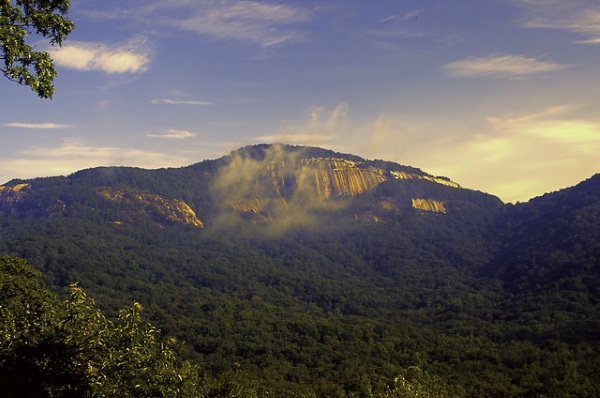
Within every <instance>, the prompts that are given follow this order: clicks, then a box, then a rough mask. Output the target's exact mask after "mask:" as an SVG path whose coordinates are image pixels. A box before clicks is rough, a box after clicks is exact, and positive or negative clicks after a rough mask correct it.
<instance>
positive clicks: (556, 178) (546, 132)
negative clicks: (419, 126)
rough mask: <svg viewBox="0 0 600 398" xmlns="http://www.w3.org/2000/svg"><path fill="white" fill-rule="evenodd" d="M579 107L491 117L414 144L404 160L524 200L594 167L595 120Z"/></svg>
mask: <svg viewBox="0 0 600 398" xmlns="http://www.w3.org/2000/svg"><path fill="white" fill-rule="evenodd" d="M578 113H579V112H578V109H574V108H572V107H568V106H562V107H561V106H558V107H552V108H548V109H545V110H542V111H539V112H536V113H529V114H523V115H518V116H515V117H490V118H488V119H487V120H485V123H483V124H481V126H480V128H479V129H478V131H477V133H473V134H462V135H460V134H458V135H457V136H456V139H454V140H451V141H443V142H430V143H429V144H428V145H422V146H417V147H413V148H412V150H411V151H410V152H407V155H408V156H407V158H406V161H408V162H409V164H414V165H419V167H422V168H423V169H424V170H426V171H428V172H430V173H434V174H441V175H446V176H449V177H451V178H452V179H454V180H455V181H457V182H459V183H460V184H461V185H463V186H466V187H469V188H475V189H479V190H482V191H484V192H489V193H492V194H500V195H502V199H503V200H505V201H507V202H516V201H526V200H528V199H530V198H531V197H532V196H537V195H541V194H543V193H545V192H550V191H555V190H558V189H561V188H564V187H567V186H571V185H574V184H576V183H578V182H580V181H582V180H584V179H586V178H589V177H590V176H592V175H593V174H594V173H596V172H597V165H598V164H599V163H600V120H596V119H591V118H583V117H581V116H580V115H579V114H578ZM459 128H460V127H459ZM453 129H457V127H453ZM389 145H392V143H391V142H390V143H389ZM474 165H476V167H474ZM549 175H550V176H552V178H548V176H549Z"/></svg>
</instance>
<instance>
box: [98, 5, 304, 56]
mask: <svg viewBox="0 0 600 398" xmlns="http://www.w3.org/2000/svg"><path fill="white" fill-rule="evenodd" d="M88 15H89V16H93V17H95V18H98V19H123V20H132V19H135V20H138V21H141V22H144V23H146V24H147V25H148V26H152V27H156V26H163V27H169V28H173V27H174V28H178V29H183V30H188V31H193V32H196V33H198V34H200V35H204V36H210V37H213V38H217V39H223V40H236V41H244V42H250V43H254V44H257V45H259V46H261V47H271V46H275V45H282V44H289V43H294V42H301V41H305V40H307V33H306V32H305V31H302V30H297V29H294V28H293V25H298V24H301V23H305V22H308V21H309V20H310V19H311V18H312V11H311V10H309V9H307V8H302V7H300V6H292V5H288V4H275V3H271V2H265V1H234V0H220V1H211V0H196V1H189V0H169V1H166V0H161V1H154V2H146V3H145V4H143V5H141V6H140V5H134V6H132V7H131V8H121V9H119V10H113V11H112V12H103V13H99V12H89V13H88Z"/></svg>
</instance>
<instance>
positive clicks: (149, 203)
mask: <svg viewBox="0 0 600 398" xmlns="http://www.w3.org/2000/svg"><path fill="white" fill-rule="evenodd" d="M98 194H99V195H100V196H102V197H103V198H105V199H108V200H111V201H116V202H123V203H125V204H128V205H130V206H131V209H128V210H127V214H128V215H129V216H131V215H132V214H134V215H135V214H136V213H137V214H138V215H143V216H145V217H148V218H150V219H152V220H153V221H155V222H158V223H161V222H163V221H168V222H173V223H180V224H186V225H193V226H194V227H199V228H203V227H204V224H203V223H202V221H200V220H199V219H198V217H197V216H196V213H195V212H194V210H192V208H191V207H190V206H189V205H188V204H187V203H186V202H184V201H183V200H180V199H166V198H164V197H162V196H160V195H156V194H150V193H139V192H133V191H125V190H117V189H112V188H110V187H102V188H100V189H98ZM127 218H129V219H131V217H127ZM115 222H116V223H123V220H115ZM126 222H130V220H126Z"/></svg>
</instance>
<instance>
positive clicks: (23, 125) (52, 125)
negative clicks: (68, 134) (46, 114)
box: [4, 122, 73, 130]
mask: <svg viewBox="0 0 600 398" xmlns="http://www.w3.org/2000/svg"><path fill="white" fill-rule="evenodd" d="M4 125H5V126H8V127H17V128H21V129H41V130H51V129H66V128H71V127H73V125H71V124H58V123H19V122H13V123H6V124H4Z"/></svg>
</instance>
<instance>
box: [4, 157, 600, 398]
mask: <svg viewBox="0 0 600 398" xmlns="http://www.w3.org/2000/svg"><path fill="white" fill-rule="evenodd" d="M271 149H272V148H271V147H270V146H257V147H248V148H244V149H242V150H241V151H239V152H234V153H232V154H231V155H230V156H227V157H225V158H222V159H218V160H215V161H205V162H202V163H199V164H196V165H192V166H189V167H185V168H180V169H161V170H154V171H150V170H142V169H133V168H99V169H90V170H84V171H81V172H78V173H75V174H73V175H71V176H68V177H55V178H45V179H34V180H27V181H13V182H10V183H8V184H6V185H5V187H3V189H2V191H0V253H3V254H9V255H11V256H13V257H11V259H8V258H4V260H3V261H4V262H8V263H13V262H15V261H16V262H18V263H19V264H21V260H14V259H12V258H14V257H15V256H16V257H21V258H25V259H26V260H27V261H28V262H29V263H30V264H32V265H33V266H34V267H35V268H36V269H38V270H39V271H41V275H40V278H41V280H43V281H44V282H45V283H46V285H47V286H48V289H49V290H46V289H45V288H41V287H39V285H38V284H37V282H35V283H34V282H27V283H28V285H27V286H29V287H27V289H26V290H32V292H37V293H35V295H34V296H35V297H38V298H35V297H33V298H32V299H35V300H41V301H43V302H45V301H47V302H48V303H51V308H59V310H56V311H55V312H57V313H58V314H59V315H60V313H61V311H63V309H60V308H63V306H64V304H61V303H63V302H62V301H61V300H67V302H69V301H68V300H72V299H68V298H67V296H66V295H65V289H68V287H69V286H70V284H71V283H73V282H77V283H78V287H77V288H75V289H76V290H75V291H76V292H83V290H77V289H81V288H83V289H85V292H87V295H89V296H87V295H86V296H85V297H86V300H89V299H88V298H87V297H90V296H91V297H94V299H95V300H96V301H95V302H96V303H97V305H98V308H96V307H95V304H94V311H96V312H94V313H96V314H102V315H101V319H104V320H103V321H102V322H105V323H104V324H105V325H112V326H110V327H109V326H107V328H108V329H107V330H109V332H107V333H117V330H120V329H119V328H121V330H122V328H123V327H125V326H123V324H122V323H119V322H122V321H119V310H120V309H122V308H130V311H134V310H135V308H136V307H135V306H134V307H133V308H131V303H132V302H139V303H141V305H142V306H143V307H144V312H143V315H144V316H146V317H147V319H148V320H149V321H150V322H151V323H152V325H156V326H152V328H151V329H148V330H152V331H154V330H158V329H160V330H161V332H162V334H161V335H160V336H164V337H165V338H166V336H172V337H175V338H177V340H178V341H180V342H181V345H180V346H177V347H171V348H169V350H173V351H172V352H174V353H177V355H180V356H181V358H185V359H186V360H189V361H191V362H189V363H188V362H185V361H183V360H182V361H180V360H179V359H178V360H177V361H176V362H174V363H173V369H179V368H177V366H184V367H185V369H186V370H185V371H186V372H188V373H186V374H190V375H191V373H190V372H192V370H193V372H195V374H196V375H198V377H199V379H196V378H195V376H194V377H193V378H191V379H190V380H193V383H192V384H191V385H193V386H196V387H194V388H196V391H200V392H201V393H202V394H205V395H206V396H234V395H233V394H234V390H235V389H236V388H242V387H241V386H243V388H246V389H247V390H245V391H246V396H253V395H251V394H256V395H255V396H262V395H266V394H270V396H286V397H290V396H320V397H355V396H358V397H370V396H378V395H377V394H379V393H381V394H388V395H387V396H390V397H392V396H410V395H406V394H408V392H407V391H413V392H415V391H417V392H419V393H420V394H421V395H420V396H445V395H444V394H446V395H447V396H468V397H520V396H545V397H595V396H598V395H599V394H600V386H599V383H598V379H599V376H600V375H599V374H598V369H600V360H599V358H600V355H599V354H600V344H599V343H600V334H599V330H600V314H599V308H600V307H599V306H598V304H599V303H598V300H599V294H598V293H599V291H598V286H600V283H599V282H600V278H599V277H600V265H599V262H598V260H597V259H598V258H600V256H599V251H598V250H599V248H600V240H599V239H598V238H599V236H598V228H597V226H598V225H600V180H599V178H598V177H593V178H591V179H590V180H588V181H585V182H583V183H582V184H580V185H578V186H576V187H572V188H569V189H565V190H563V191H560V192H556V193H553V194H548V195H545V196H543V197H540V198H536V199H534V200H532V201H530V202H528V203H525V204H517V205H505V204H503V203H502V202H500V201H499V200H498V199H497V198H495V197H493V196H491V195H487V194H485V193H482V192H476V191H471V190H468V189H464V188H461V187H460V186H458V184H455V183H452V182H451V181H450V180H448V179H445V178H441V177H434V176H431V175H429V174H427V173H425V172H423V171H421V170H418V169H414V168H410V167H407V166H401V165H397V164H394V163H391V162H383V161H368V160H364V159H361V158H358V157H352V156H347V155H344V154H337V153H333V152H330V151H324V150H319V149H315V148H312V149H311V148H309V149H308V150H305V149H303V148H301V147H291V148H289V147H279V148H276V150H273V151H272V150H271ZM287 152H289V155H290V156H288V153H287ZM265 161H266V162H265ZM279 165H280V166H279ZM240 167H241V168H243V169H245V170H246V171H252V173H246V174H243V173H241V171H240ZM236 173H237V174H236ZM225 177H228V178H230V179H231V180H230V181H233V182H234V184H233V185H231V184H229V185H228V184H223V182H222V181H221V182H219V181H217V180H218V179H219V178H225ZM234 177H235V178H234ZM309 177H310V178H309ZM352 184H353V185H352ZM231 186H234V187H236V188H237V189H238V190H237V192H235V193H233V194H231V195H228V194H227V192H224V188H229V187H231ZM323 187H328V188H327V189H325V188H323ZM307 195H308V196H307ZM315 197H318V200H317V199H315ZM415 198H417V199H421V200H422V201H425V202H415V201H413V199H415ZM427 201H429V202H427ZM415 203H429V204H431V206H429V207H423V206H420V205H419V206H416V205H415ZM436 204H437V205H436ZM440 204H441V206H440ZM184 205H185V206H184ZM442 209H443V211H442ZM192 216H193V217H192ZM194 220H198V221H200V223H195V222H194ZM299 220H302V222H299ZM22 266H23V267H25V265H23V264H22ZM25 268H27V267H25ZM27 269H29V270H30V268H27ZM27 272H29V274H27V275H28V276H27V278H25V279H27V280H35V275H33V274H32V273H31V272H33V271H31V270H30V271H27ZM79 286H80V287H79ZM50 291H52V293H50ZM54 294H57V295H58V296H59V297H60V299H56V298H52V297H55V296H53V295H54ZM39 297H43V300H42V299H39ZM11 300H12V299H11ZM19 300H25V299H24V298H22V299H19ZM52 303H54V304H52ZM49 305H50V304H49ZM53 311H54V310H53ZM136 316H137V315H136ZM153 333H154V332H153ZM150 334H152V333H150ZM156 336H157V340H156V341H157V342H158V341H162V340H160V339H162V337H160V338H158V336H159V335H156ZM23 338H25V337H23ZM165 341H166V340H165ZM167 348H168V347H167ZM175 348H177V349H175ZM114 349H115V350H118V349H119V348H118V347H115V348H114ZM192 364H193V365H192ZM193 372H192V373H193ZM86 377H87V376H86ZM190 377H192V376H190ZM197 386H200V387H197ZM227 394H229V395H227ZM394 394H396V395H394ZM403 394H404V395H403ZM427 394H429V395H427ZM133 396H135V395H133ZM384 396H385V395H384Z"/></svg>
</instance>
